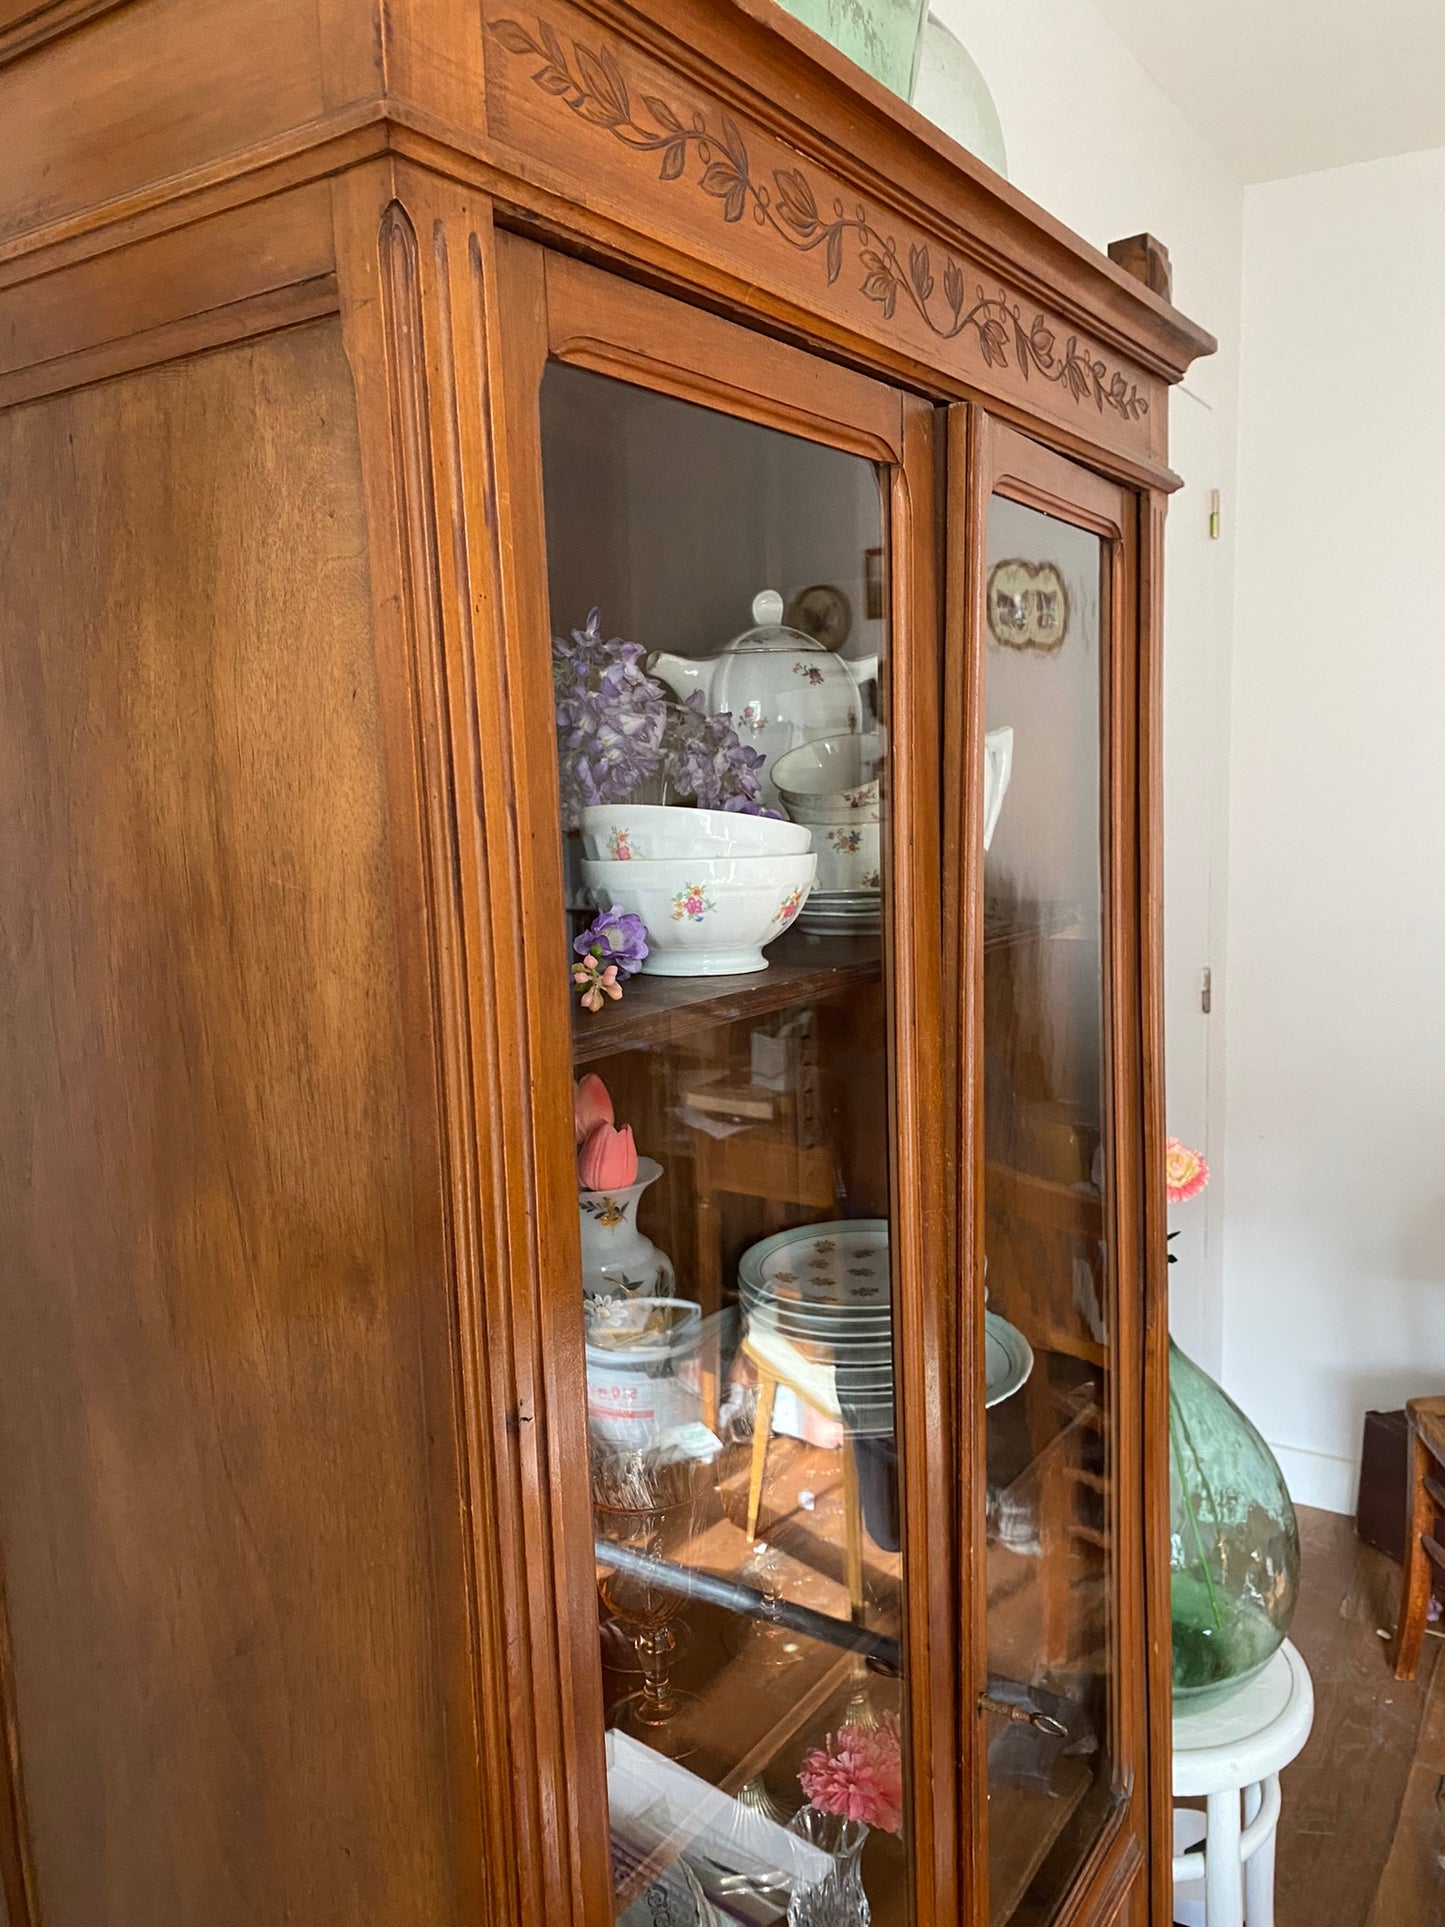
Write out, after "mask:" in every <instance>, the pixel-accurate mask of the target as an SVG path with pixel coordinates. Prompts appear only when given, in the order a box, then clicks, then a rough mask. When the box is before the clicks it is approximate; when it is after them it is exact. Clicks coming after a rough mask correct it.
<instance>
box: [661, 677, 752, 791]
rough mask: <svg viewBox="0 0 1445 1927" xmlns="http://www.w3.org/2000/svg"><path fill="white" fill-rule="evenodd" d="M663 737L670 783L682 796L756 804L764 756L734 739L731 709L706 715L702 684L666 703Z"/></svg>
mask: <svg viewBox="0 0 1445 1927" xmlns="http://www.w3.org/2000/svg"><path fill="white" fill-rule="evenodd" d="M663 743H664V746H665V747H666V749H667V751H668V753H669V755H670V758H671V769H670V772H669V773H670V775H671V778H672V782H673V785H674V787H675V788H676V789H677V790H678V791H679V793H680V794H681V795H683V796H691V797H695V798H696V800H697V803H698V806H699V808H701V809H705V810H726V809H732V810H747V809H748V808H749V806H750V805H751V806H752V809H753V810H754V811H756V810H758V809H759V808H760V801H759V799H760V797H761V794H762V786H761V784H760V782H759V780H758V776H757V772H758V771H759V770H760V769H761V768H762V767H763V763H764V761H765V760H766V759H765V758H764V757H763V756H761V755H760V754H759V752H758V751H757V750H755V749H749V748H748V747H747V746H746V744H744V743H740V742H739V741H738V737H737V732H736V730H734V728H733V724H732V717H731V715H730V714H728V713H726V712H725V713H724V714H722V715H720V716H709V715H708V713H707V704H706V703H705V702H704V701H703V696H702V691H701V690H698V689H695V690H693V692H692V694H691V695H690V696H688V697H687V698H686V699H685V700H684V701H682V702H680V703H673V704H671V705H670V713H669V715H668V719H667V728H666V733H665V734H664V737H663Z"/></svg>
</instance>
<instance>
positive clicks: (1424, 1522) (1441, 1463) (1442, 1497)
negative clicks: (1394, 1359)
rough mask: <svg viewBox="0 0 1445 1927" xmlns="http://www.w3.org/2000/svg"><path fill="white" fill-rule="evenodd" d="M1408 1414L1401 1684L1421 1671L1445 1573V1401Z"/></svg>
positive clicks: (1416, 1405) (1398, 1657) (1398, 1636)
mask: <svg viewBox="0 0 1445 1927" xmlns="http://www.w3.org/2000/svg"><path fill="white" fill-rule="evenodd" d="M1405 1415H1406V1417H1407V1418H1408V1420H1409V1422H1410V1459H1409V1465H1410V1483H1409V1487H1408V1490H1407V1493H1406V1500H1405V1503H1406V1508H1407V1511H1406V1522H1407V1523H1406V1528H1405V1570H1404V1574H1403V1577H1402V1579H1401V1583H1400V1622H1399V1625H1398V1627H1397V1628H1396V1631H1395V1678H1396V1679H1413V1678H1414V1677H1415V1674H1416V1672H1417V1670H1418V1669H1419V1665H1420V1645H1421V1642H1422V1640H1423V1639H1424V1637H1425V1618H1426V1615H1427V1613H1428V1612H1429V1610H1430V1593H1431V1590H1432V1583H1433V1581H1432V1575H1433V1574H1434V1573H1435V1572H1436V1571H1439V1572H1442V1573H1445V1546H1442V1545H1441V1544H1440V1542H1439V1541H1438V1540H1437V1539H1436V1537H1435V1522H1436V1520H1437V1519H1438V1518H1439V1517H1440V1516H1441V1514H1442V1513H1445V1398H1412V1399H1410V1400H1408V1401H1407V1403H1406V1406H1405Z"/></svg>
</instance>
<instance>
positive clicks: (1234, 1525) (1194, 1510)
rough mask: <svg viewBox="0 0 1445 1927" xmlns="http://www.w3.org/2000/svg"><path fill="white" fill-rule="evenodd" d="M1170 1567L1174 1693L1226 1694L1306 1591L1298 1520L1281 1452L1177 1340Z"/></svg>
mask: <svg viewBox="0 0 1445 1927" xmlns="http://www.w3.org/2000/svg"><path fill="white" fill-rule="evenodd" d="M1169 1535H1170V1543H1169V1565H1170V1573H1169V1580H1170V1598H1171V1605H1172V1616H1173V1622H1174V1696H1175V1698H1176V1699H1181V1700H1182V1699H1193V1700H1195V1701H1196V1702H1197V1701H1198V1700H1199V1699H1201V1698H1202V1697H1204V1696H1205V1695H1213V1694H1216V1693H1224V1692H1227V1691H1228V1690H1229V1689H1230V1688H1231V1687H1234V1686H1237V1685H1239V1684H1240V1682H1241V1681H1243V1680H1246V1679H1248V1678H1249V1677H1250V1676H1251V1674H1254V1673H1257V1672H1258V1671H1259V1670H1260V1668H1261V1667H1262V1666H1264V1665H1265V1663H1266V1662H1267V1661H1268V1660H1269V1659H1270V1658H1271V1657H1272V1656H1273V1654H1274V1653H1275V1652H1276V1651H1277V1649H1278V1648H1279V1646H1280V1645H1281V1644H1282V1643H1283V1641H1284V1638H1285V1635H1286V1634H1287V1633H1288V1631H1289V1625H1290V1620H1291V1619H1292V1618H1293V1617H1294V1608H1295V1599H1296V1596H1297V1594H1298V1592H1299V1527H1298V1525H1297V1524H1296V1521H1295V1514H1294V1506H1293V1505H1292V1504H1291V1502H1290V1496H1289V1492H1288V1490H1287V1489H1286V1487H1285V1482H1284V1474H1283V1473H1282V1472H1281V1471H1280V1469H1279V1465H1278V1463H1277V1461H1276V1459H1275V1456H1274V1454H1273V1453H1272V1452H1271V1451H1270V1449H1269V1447H1268V1446H1267V1445H1266V1444H1265V1442H1264V1440H1263V1439H1262V1438H1261V1437H1260V1435H1259V1433H1258V1432H1257V1431H1256V1430H1255V1428H1254V1426H1253V1425H1251V1424H1250V1422H1249V1420H1248V1419H1247V1418H1246V1417H1245V1416H1244V1413H1243V1412H1241V1411H1240V1409H1239V1407H1238V1406H1237V1405H1236V1404H1235V1403H1234V1400H1233V1399H1231V1398H1230V1397H1228V1395H1227V1394H1226V1393H1224V1392H1222V1391H1221V1390H1220V1388H1219V1387H1218V1386H1217V1385H1216V1384H1215V1382H1214V1380H1213V1379H1212V1378H1210V1377H1209V1375H1208V1374H1207V1373H1206V1372H1202V1371H1200V1369H1199V1367H1198V1366H1197V1365H1196V1364H1194V1362H1193V1361H1192V1360H1191V1359H1189V1358H1187V1357H1186V1356H1185V1355H1184V1353H1183V1352H1181V1351H1180V1349H1179V1347H1178V1346H1177V1345H1176V1344H1175V1343H1174V1341H1173V1340H1172V1339H1171V1340H1170V1342H1169Z"/></svg>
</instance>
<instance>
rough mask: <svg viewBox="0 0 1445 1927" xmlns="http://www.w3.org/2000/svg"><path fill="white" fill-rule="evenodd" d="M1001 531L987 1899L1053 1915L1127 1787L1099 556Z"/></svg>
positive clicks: (1084, 541) (988, 917)
mask: <svg viewBox="0 0 1445 1927" xmlns="http://www.w3.org/2000/svg"><path fill="white" fill-rule="evenodd" d="M988 545H989V546H988V637H987V668H986V690H987V705H986V707H987V717H986V728H987V731H988V737H989V742H990V744H991V745H992V750H993V754H992V757H991V759H990V761H991V763H992V762H996V761H997V760H998V759H999V758H1000V757H1001V756H1002V755H1003V754H1004V746H1005V744H1006V746H1007V755H1008V761H1009V765H1010V767H1009V771H1008V777H1007V783H1006V790H1007V795H1006V800H1005V801H1003V802H1002V804H1001V805H999V806H998V807H997V808H996V809H995V810H994V811H993V816H994V822H993V826H992V835H991V837H990V839H989V847H988V850H987V854H986V856H985V860H984V878H985V918H984V923H985V940H984V1046H985V1048H984V1086H985V1099H984V1103H985V1131H984V1136H985V1150H984V1155H985V1178H984V1202H985V1214H984V1222H985V1250H986V1253H987V1286H988V1308H989V1315H990V1325H991V1331H990V1344H989V1348H988V1349H989V1360H988V1369H989V1373H990V1378H991V1379H992V1377H993V1374H994V1372H995V1370H997V1371H999V1373H1000V1374H1001V1373H1002V1364H1001V1361H999V1360H997V1359H996V1358H995V1355H994V1342H993V1341H994V1340H995V1338H997V1339H998V1341H999V1342H1000V1343H1001V1344H1002V1343H1004V1342H1007V1337H1008V1333H1009V1331H1013V1332H1016V1333H1019V1334H1022V1336H1023V1337H1024V1338H1025V1339H1026V1340H1027V1344H1028V1346H1029V1348H1030V1349H1031V1351H1032V1361H1033V1362H1032V1369H1031V1370H1030V1371H1028V1374H1027V1377H1026V1379H1025V1381H1024V1383H1023V1385H1022V1387H1021V1389H1019V1390H1018V1391H1016V1392H1014V1393H1013V1394H1012V1395H1007V1396H1003V1397H1001V1398H999V1399H998V1401H997V1402H995V1401H994V1398H993V1396H992V1389H993V1388H992V1386H991V1388H990V1411H989V1426H988V1539H989V1544H988V1589H989V1596H988V1634H989V1670H990V1675H991V1679H990V1688H989V1691H990V1698H991V1712H990V1725H989V1733H990V1741H989V1751H988V1773H989V1796H990V1797H989V1875H990V1908H991V1916H992V1918H993V1920H994V1921H996V1922H1002V1921H1014V1922H1031V1923H1032V1922H1043V1921H1046V1920H1048V1919H1050V1918H1052V1914H1053V1911H1054V1909H1055V1907H1056V1906H1057V1904H1058V1901H1059V1899H1060V1898H1061V1896H1062V1894H1063V1892H1064V1890H1065V1888H1066V1887H1067V1885H1068V1883H1069V1881H1070V1880H1071V1879H1072V1877H1073V1876H1074V1875H1075V1874H1076V1873H1077V1871H1078V1869H1079V1866H1080V1863H1081V1861H1082V1859H1083V1856H1084V1855H1085V1854H1086V1853H1087V1852H1088V1850H1089V1848H1090V1846H1091V1845H1092V1843H1093V1841H1094V1840H1095V1838H1096V1837H1097V1834H1098V1829H1099V1826H1100V1824H1101V1822H1102V1819H1103V1817H1104V1815H1105V1814H1106V1813H1107V1811H1108V1810H1109V1807H1110V1806H1111V1804H1112V1802H1113V1799H1114V1789H1113V1776H1112V1765H1111V1762H1110V1759H1109V1752H1108V1749H1109V1718H1110V1705H1111V1694H1112V1681H1111V1679H1110V1667H1111V1661H1110V1640H1111V1628H1112V1606H1111V1601H1112V1598H1113V1588H1114V1583H1115V1580H1114V1570H1113V1565H1114V1561H1113V1550H1112V1531H1113V1522H1112V1507H1111V1503H1110V1481H1111V1479H1112V1476H1113V1449H1112V1440H1111V1437H1110V1429H1109V1418H1108V1412H1109V1397H1108V1372H1109V1345H1110V1338H1111V1334H1110V1327H1109V1317H1110V1291H1111V1271H1110V1263H1109V1252H1108V1247H1107V1239H1106V1209H1105V1204H1106V1198H1107V1193H1108V1183H1109V1173H1108V1168H1107V1157H1108V1142H1109V1139H1108V1117H1107V1100H1106V1093H1105V1088H1104V1067H1105V1054H1104V1030H1103V1023H1104V1019H1103V1008H1104V1006H1103V983H1104V979H1103V954H1102V948H1101V944H1102V932H1103V921H1102V918H1103V912H1102V905H1103V888H1102V879H1103V859H1102V841H1101V834H1102V829H1101V826H1102V821H1103V817H1102V794H1103V792H1102V767H1101V724H1102V714H1103V708H1102V705H1103V689H1104V682H1103V666H1102V663H1101V636H1104V635H1107V622H1106V615H1105V611H1104V610H1103V609H1102V608H1101V600H1102V597H1103V595H1104V593H1105V589H1104V580H1105V578H1104V568H1105V564H1106V559H1107V551H1106V549H1105V547H1104V544H1103V543H1102V542H1101V541H1100V539H1099V538H1098V537H1097V536H1095V535H1093V534H1091V533H1089V532H1088V531H1086V530H1083V529H1079V528H1076V527H1074V526H1072V525H1070V524H1068V523H1066V522H1063V521H1060V520H1056V519H1054V518H1053V517H1050V516H1047V515H1044V514H1041V513H1040V512H1038V511H1037V510H1035V509H1032V508H1027V507H1024V506H1022V505H1021V504H1018V503H1015V502H1011V501H1008V500H1006V499H1004V498H1003V497H995V498H994V500H993V502H992V503H991V505H990V512H989V527H988ZM994 780H995V782H997V780H998V779H997V778H995V779H994ZM995 1321H1002V1329H1000V1326H999V1324H998V1323H996V1322H995Z"/></svg>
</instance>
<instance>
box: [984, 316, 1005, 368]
mask: <svg viewBox="0 0 1445 1927" xmlns="http://www.w3.org/2000/svg"><path fill="white" fill-rule="evenodd" d="M978 345H979V347H980V349H981V350H982V351H983V358H984V362H985V364H986V365H987V366H988V367H990V368H996V367H997V368H1006V367H1007V366H1008V335H1007V333H1006V332H1005V329H1004V325H1003V323H1002V322H1001V321H1000V320H999V319H998V317H997V316H996V315H989V316H988V318H987V319H986V320H984V321H981V322H980V323H979V329H978Z"/></svg>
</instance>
